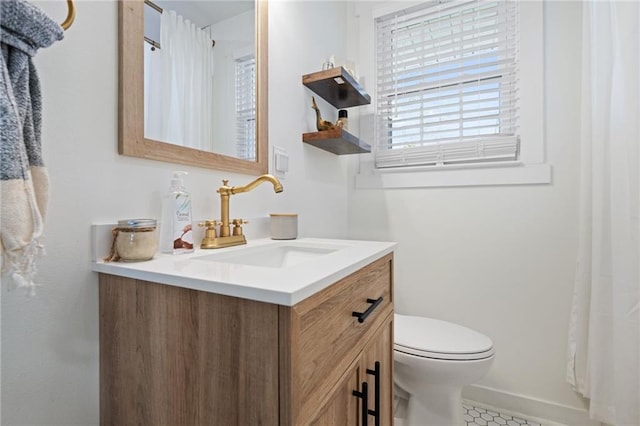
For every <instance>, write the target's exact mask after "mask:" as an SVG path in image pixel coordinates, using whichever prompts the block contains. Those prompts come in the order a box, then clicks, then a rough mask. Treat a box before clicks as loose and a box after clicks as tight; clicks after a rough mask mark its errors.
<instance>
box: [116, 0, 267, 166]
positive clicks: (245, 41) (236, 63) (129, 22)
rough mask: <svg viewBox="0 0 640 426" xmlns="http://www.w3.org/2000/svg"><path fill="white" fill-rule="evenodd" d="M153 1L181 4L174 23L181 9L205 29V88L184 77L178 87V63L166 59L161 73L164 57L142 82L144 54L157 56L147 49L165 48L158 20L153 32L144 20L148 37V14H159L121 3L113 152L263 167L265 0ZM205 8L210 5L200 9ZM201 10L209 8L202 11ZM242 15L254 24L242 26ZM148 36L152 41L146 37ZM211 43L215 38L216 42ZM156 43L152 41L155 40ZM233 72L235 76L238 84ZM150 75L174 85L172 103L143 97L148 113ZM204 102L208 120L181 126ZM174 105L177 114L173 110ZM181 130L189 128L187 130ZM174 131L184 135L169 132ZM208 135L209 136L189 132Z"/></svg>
mask: <svg viewBox="0 0 640 426" xmlns="http://www.w3.org/2000/svg"><path fill="white" fill-rule="evenodd" d="M151 1H154V0H151ZM155 5H156V6H157V8H158V9H160V10H162V11H164V8H163V7H162V6H166V8H167V10H172V9H170V8H174V9H178V10H176V11H175V14H176V18H175V19H174V22H177V16H178V15H180V16H183V18H186V19H189V21H190V22H194V26H196V27H197V29H198V32H199V33H201V34H206V37H203V38H206V42H205V43H204V45H206V49H207V52H209V54H210V52H211V50H213V71H212V73H213V76H212V77H211V76H210V81H209V83H210V89H209V88H206V87H205V88H204V89H203V88H202V86H201V87H200V89H199V90H193V88H192V87H190V86H188V85H187V84H186V83H181V84H180V85H179V84H178V79H177V77H176V78H175V79H174V78H173V76H174V75H177V74H179V71H178V67H177V66H175V65H171V68H170V71H167V72H165V68H164V67H163V65H162V62H160V63H161V65H160V67H159V69H158V67H156V68H153V69H155V71H152V72H150V73H148V74H150V76H149V77H148V78H147V79H146V80H145V78H144V74H145V52H147V56H148V58H147V61H148V62H150V61H152V59H154V60H155V59H157V58H159V57H160V56H156V58H153V57H152V55H149V54H148V52H151V53H158V51H163V50H165V47H164V46H163V45H162V42H163V40H162V35H161V34H160V32H161V31H160V27H159V26H158V25H159V23H156V24H155V25H156V29H155V30H153V29H152V26H151V25H152V24H150V23H149V24H148V25H149V28H148V31H149V33H148V34H149V35H148V36H145V22H144V20H145V13H146V14H147V15H149V14H151V15H152V16H153V15H154V14H155V18H151V19H155V21H156V22H158V18H159V17H161V14H160V13H159V12H158V11H157V10H155V9H150V10H147V11H146V12H145V9H148V6H146V5H145V1H144V0H122V1H119V2H118V11H119V13H118V24H119V25H118V33H119V44H118V56H119V71H118V73H119V79H118V94H119V108H118V152H119V153H120V154H121V155H127V156H132V157H140V158H146V159H151V160H157V161H163V162H169V163H179V164H186V165H190V166H197V167H205V168H210V169H216V170H225V171H230V172H234V173H243V174H253V175H261V174H264V173H267V171H268V152H269V146H268V144H269V142H268V138H269V128H268V99H267V82H268V22H267V21H268V12H267V8H268V0H252V1H247V0H240V1H218V0H212V1H199V0H178V1H173V2H172V3H170V2H162V0H158V2H157V3H155ZM160 5H162V6H160ZM187 5H190V6H192V9H193V8H194V7H195V8H196V9H195V11H187V10H186V9H184V7H186V6H187ZM205 6H206V7H209V9H203V8H204V7H205ZM226 6H229V7H234V8H235V9H229V8H227V7H226ZM206 10H208V11H209V12H205V11H206ZM224 10H227V12H226V15H223V14H221V11H224ZM212 11H215V13H216V16H217V17H216V18H212V17H208V18H203V17H205V16H209V14H210V13H213V12H212ZM187 16H189V17H188V18H187ZM196 19H198V20H196ZM240 21H243V22H244V21H246V22H253V24H252V25H251V24H248V26H240V24H239V22H240ZM176 25H177V24H176ZM145 37H147V38H148V39H149V40H150V41H152V42H151V43H150V42H149V41H143V40H144V38H145ZM212 41H215V42H216V43H215V45H213V43H212ZM153 43H156V44H157V46H153ZM209 43H211V44H209ZM166 46H167V48H166V50H167V52H169V51H170V50H175V51H177V50H180V49H182V50H185V48H184V47H183V46H179V47H175V48H174V47H172V44H166ZM152 48H153V49H155V50H152ZM189 49H190V48H189ZM252 55H253V61H252ZM205 56H206V54H205ZM184 68H185V70H183V71H180V72H185V73H186V69H187V67H184ZM149 69H150V70H151V69H152V68H149ZM207 74H211V72H208V73H207ZM236 74H237V75H238V76H239V77H238V84H236ZM247 75H248V76H249V77H246V76H247ZM169 76H171V78H169ZM240 77H242V81H243V82H245V83H246V84H245V85H244V86H243V85H241V84H240V83H239V82H240ZM154 78H155V79H156V80H160V81H162V80H166V81H169V82H171V83H170V86H169V87H171V89H166V90H165V91H166V92H167V93H170V94H171V95H170V96H171V97H170V98H169V99H170V101H165V97H164V96H163V97H162V99H161V100H153V99H151V100H150V99H147V100H146V110H147V111H146V114H145V93H146V94H147V95H150V94H151V93H154V94H155V95H154V96H158V95H157V94H156V92H158V90H157V89H155V90H152V89H151V88H152V87H156V86H154V85H155V84H158V82H157V81H156V82H154V81H153V79H154ZM190 84H191V83H190ZM187 86H188V87H187ZM243 88H244V89H243ZM245 89H246V90H245ZM174 92H180V93H181V94H182V93H186V96H185V97H184V98H183V99H184V100H182V101H179V102H178V101H175V104H174V100H173V99H174V96H175V97H176V99H181V98H180V97H178V93H174ZM205 94H207V95H211V96H205ZM180 96H182V95H180ZM196 99H197V100H198V101H197V102H195V100H196ZM180 102H182V103H180ZM188 102H191V104H189V103H188ZM205 103H210V104H211V107H210V112H208V113H205V118H201V119H199V120H195V121H196V122H197V123H198V126H200V127H198V128H196V129H195V130H194V129H192V128H188V130H183V128H186V126H184V124H185V123H187V122H188V121H193V120H192V118H193V116H195V115H196V111H198V112H197V114H199V111H200V110H201V109H204V108H201V105H202V104H205ZM189 105H191V106H189ZM173 111H178V113H176V114H174V113H173ZM154 126H155V127H154ZM165 127H167V128H168V129H165ZM145 128H146V129H147V130H145ZM150 132H156V133H150ZM159 132H166V134H160V133H159ZM183 132H190V133H187V135H188V136H184V134H183ZM173 134H178V135H181V136H180V137H176V138H174V137H173V136H172V135H173ZM207 134H213V136H212V137H208V136H198V137H194V136H193V135H207ZM239 141H240V142H239Z"/></svg>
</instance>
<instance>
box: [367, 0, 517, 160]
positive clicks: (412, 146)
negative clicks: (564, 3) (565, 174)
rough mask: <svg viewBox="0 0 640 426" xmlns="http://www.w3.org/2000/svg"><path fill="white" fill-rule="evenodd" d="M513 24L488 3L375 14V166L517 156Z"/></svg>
mask: <svg viewBox="0 0 640 426" xmlns="http://www.w3.org/2000/svg"><path fill="white" fill-rule="evenodd" d="M518 23H519V17H518V4H517V2H515V1H488V0H475V1H460V0H453V1H431V2H427V3H422V4H420V5H418V6H414V7H411V8H409V9H405V10H402V11H399V12H396V13H393V14H389V15H386V16H382V17H380V18H377V19H376V44H377V48H376V66H377V71H376V73H377V74H376V151H375V164H376V167H377V168H387V167H403V166H428V165H445V164H461V163H462V164H464V163H479V162H495V161H505V160H516V159H517V158H518V151H519V137H518V97H517V90H516V86H517V71H518V32H519V31H518V27H519V25H518Z"/></svg>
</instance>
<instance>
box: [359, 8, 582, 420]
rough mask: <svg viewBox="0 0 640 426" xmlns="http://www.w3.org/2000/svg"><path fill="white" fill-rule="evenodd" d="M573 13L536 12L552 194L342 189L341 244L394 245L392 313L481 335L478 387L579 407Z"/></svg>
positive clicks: (576, 13) (576, 16)
mask: <svg viewBox="0 0 640 426" xmlns="http://www.w3.org/2000/svg"><path fill="white" fill-rule="evenodd" d="M581 13H582V11H581V4H580V2H560V1H554V2H548V3H545V22H546V23H545V30H544V43H545V44H544V47H545V68H544V69H545V76H544V78H545V89H544V95H545V123H546V124H545V129H544V130H545V141H546V149H547V158H548V161H549V162H550V163H551V164H552V167H553V178H552V179H553V181H552V183H551V184H550V185H541V186H498V187H496V186H494V187H467V188H430V189H395V190H355V189H353V182H351V183H350V188H351V193H350V195H349V197H350V198H349V236H350V237H352V238H372V239H388V240H394V241H398V242H399V248H398V250H397V252H396V257H395V259H396V263H395V265H396V268H395V278H396V281H395V291H396V293H395V296H396V300H395V301H396V309H397V311H399V312H401V313H405V314H415V315H424V316H431V317H436V318H441V319H446V320H450V321H454V322H457V323H460V324H463V325H466V326H469V327H473V328H475V329H477V330H479V331H481V332H483V333H485V334H487V335H488V336H490V337H491V338H492V339H493V341H494V343H495V346H496V351H497V355H496V359H495V363H494V364H493V367H492V369H491V371H490V373H489V374H488V376H487V377H486V378H485V379H484V380H482V382H481V385H483V386H487V387H490V388H495V389H496V390H498V391H499V392H500V393H505V394H508V395H511V396H514V397H515V399H522V398H524V399H530V400H543V401H546V402H548V403H550V405H560V406H568V407H572V408H576V409H579V410H581V409H583V407H584V404H583V401H582V400H580V399H579V398H578V397H577V396H576V394H574V393H573V392H572V390H571V389H570V386H569V385H568V384H567V383H565V381H564V377H565V357H566V355H565V354H566V339H567V329H568V320H569V315H570V306H571V295H572V280H573V272H574V267H575V260H576V254H577V208H578V204H577V202H578V200H577V193H578V190H577V189H578V187H577V185H578V161H577V159H578V156H579V149H578V141H579V131H580V76H581V71H580V60H581V56H580V51H581V42H580V36H581V18H580V17H581ZM361 71H362V70H361ZM366 77H368V80H369V82H372V81H373V79H372V78H370V75H369V76H366ZM368 89H369V90H370V91H372V90H374V88H373V86H372V85H371V84H369V87H368ZM357 166H358V164H357V160H354V161H353V162H352V171H353V172H354V173H355V169H357ZM352 175H353V173H352ZM521 397H522V398H521ZM489 402H490V401H489ZM507 408H508V407H507ZM511 408H512V409H514V410H516V409H518V408H522V407H511ZM570 411H571V410H570ZM538 414H539V413H538Z"/></svg>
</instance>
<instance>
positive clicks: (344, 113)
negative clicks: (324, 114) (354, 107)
mask: <svg viewBox="0 0 640 426" xmlns="http://www.w3.org/2000/svg"><path fill="white" fill-rule="evenodd" d="M338 117H339V118H347V110H346V109H341V110H340V111H338Z"/></svg>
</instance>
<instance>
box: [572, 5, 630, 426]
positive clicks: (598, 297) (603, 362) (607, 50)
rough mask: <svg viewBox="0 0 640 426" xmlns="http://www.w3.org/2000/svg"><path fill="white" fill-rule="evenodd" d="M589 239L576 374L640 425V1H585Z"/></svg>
mask: <svg viewBox="0 0 640 426" xmlns="http://www.w3.org/2000/svg"><path fill="white" fill-rule="evenodd" d="M583 19H584V29H583V73H584V77H583V91H582V92H583V93H582V105H583V106H582V108H583V113H582V123H583V124H582V146H581V149H582V152H581V189H580V197H581V209H580V210H581V211H580V246H579V253H578V256H579V258H578V264H577V271H576V278H575V284H574V285H575V287H574V300H573V307H572V315H571V325H570V330H569V352H568V365H567V380H568V381H569V382H570V383H571V384H572V385H573V387H574V389H575V390H576V391H578V392H580V393H581V394H582V395H584V396H585V397H587V398H589V402H590V407H589V412H590V416H591V418H593V419H595V420H598V421H601V422H605V423H608V424H612V425H618V426H622V425H625V426H626V425H635V426H637V425H640V326H639V324H640V294H639V292H640V273H639V269H640V266H639V265H640V250H639V247H640V243H639V240H638V236H639V234H640V224H639V214H640V212H639V198H640V172H639V169H640V167H639V166H640V150H639V149H638V145H639V143H640V137H639V134H640V106H639V104H640V85H639V84H638V81H639V80H640V66H639V57H640V36H639V32H638V28H639V27H640V4H639V3H638V2H623V1H612V2H598V1H593V2H585V3H584V13H583Z"/></svg>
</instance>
